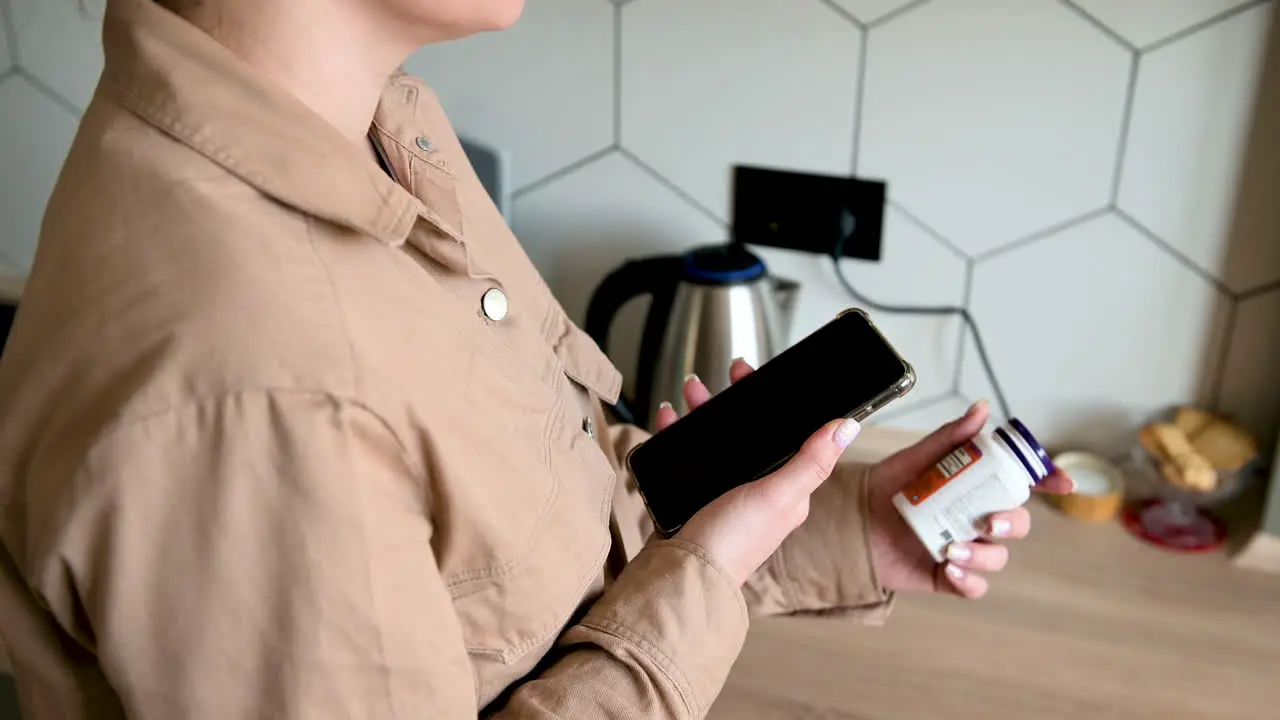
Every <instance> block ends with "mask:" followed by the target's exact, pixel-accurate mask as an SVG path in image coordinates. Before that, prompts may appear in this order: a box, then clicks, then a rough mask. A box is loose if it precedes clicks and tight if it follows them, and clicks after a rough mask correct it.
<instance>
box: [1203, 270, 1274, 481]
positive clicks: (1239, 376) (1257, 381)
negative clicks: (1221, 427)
mask: <svg viewBox="0 0 1280 720" xmlns="http://www.w3.org/2000/svg"><path fill="white" fill-rule="evenodd" d="M1276 368H1280V290H1275V291H1272V292H1270V293H1267V294H1264V295H1260V296H1258V297H1253V298H1249V299H1247V300H1244V301H1242V302H1241V303H1240V305H1239V307H1238V308H1236V319H1235V325H1234V330H1233V331H1232V333H1231V347H1230V349H1229V350H1228V351H1227V360H1226V365H1225V367H1224V368H1223V381H1222V391H1221V396H1220V397H1219V400H1218V409H1220V410H1221V411H1222V412H1224V413H1225V414H1227V415H1229V416H1231V417H1233V418H1235V419H1236V420H1238V421H1239V422H1240V423H1241V424H1243V425H1244V426H1245V427H1246V428H1248V429H1249V430H1250V431H1252V432H1253V433H1254V435H1255V436H1256V437H1257V438H1258V441H1259V443H1261V444H1262V446H1263V448H1264V453H1265V454H1264V457H1268V458H1270V457H1271V456H1272V455H1271V449H1272V448H1274V447H1275V442H1276V433H1277V432H1280V383H1277V382H1276Z"/></svg>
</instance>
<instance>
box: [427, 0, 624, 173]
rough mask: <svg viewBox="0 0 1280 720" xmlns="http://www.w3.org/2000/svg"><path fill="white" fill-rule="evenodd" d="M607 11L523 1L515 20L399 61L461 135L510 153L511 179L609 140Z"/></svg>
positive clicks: (578, 3) (577, 1)
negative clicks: (437, 101)
mask: <svg viewBox="0 0 1280 720" xmlns="http://www.w3.org/2000/svg"><path fill="white" fill-rule="evenodd" d="M613 13H614V9H613V8H612V7H610V5H609V4H608V3H605V2H601V1H600V0H539V1H538V2H531V3H528V5H527V6H526V8H525V11H524V17H522V18H521V19H520V21H519V22H518V23H516V25H515V27H513V28H511V29H509V30H506V31H504V32H500V33H487V34H484V35H479V36H475V37H471V38H467V39H465V40H460V41H456V42H451V43H445V44H442V45H432V46H430V47H427V48H424V49H423V50H420V51H419V52H418V53H417V54H415V55H414V56H413V57H412V58H410V59H409V61H408V62H407V63H405V69H406V70H408V71H409V72H412V73H414V74H415V75H418V76H420V77H422V78H423V79H425V80H426V81H427V82H428V83H429V84H430V85H431V86H432V88H434V89H435V90H436V92H437V93H439V95H440V98H441V100H442V101H443V103H444V106H445V109H446V110H448V112H449V117H450V119H451V120H452V122H453V124H454V127H455V128H457V131H458V133H459V134H462V135H466V136H470V137H473V138H476V139H478V140H482V141H484V142H486V143H489V144H491V145H493V146H494V147H496V148H499V149H500V150H502V151H504V152H505V153H506V154H507V155H508V156H509V157H510V158H511V168H510V172H511V182H512V184H513V185H514V187H516V188H519V187H521V186H523V185H526V184H528V183H530V182H532V181H534V180H537V179H538V178H541V177H545V176H547V175H549V174H551V173H553V172H555V171H556V170H559V169H560V168H563V167H565V166H566V165H569V164H570V163H572V162H574V161H576V160H579V159H581V158H583V157H586V156H587V155H590V154H591V153H593V152H595V151H597V150H600V149H602V148H605V147H607V146H608V145H609V144H610V143H612V142H613Z"/></svg>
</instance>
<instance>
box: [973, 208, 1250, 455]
mask: <svg viewBox="0 0 1280 720" xmlns="http://www.w3.org/2000/svg"><path fill="white" fill-rule="evenodd" d="M1228 303H1229V301H1228V300H1227V299H1226V298H1224V297H1222V296H1221V295H1220V294H1219V293H1218V292H1217V291H1216V290H1215V289H1214V288H1213V287H1211V286H1210V285H1209V284H1208V283H1206V282H1205V281H1204V280H1202V279H1201V278H1200V277H1198V276H1197V275H1195V274H1194V273H1192V272H1191V271H1189V270H1187V269H1186V268H1185V267H1183V266H1182V265H1181V264H1179V263H1178V262H1176V261H1175V260H1173V259H1172V258H1170V257H1169V255H1168V254H1167V253H1165V252H1163V251H1162V250H1160V249H1159V248H1158V247H1156V246H1155V245H1154V244H1152V243H1151V242H1149V241H1148V240H1146V239H1145V238H1143V237H1142V236H1141V235H1140V234H1139V233H1138V232H1137V231H1135V230H1134V229H1133V228H1132V227H1131V226H1129V225H1128V224H1127V223H1124V222H1123V221H1121V220H1119V219H1118V218H1116V217H1115V216H1113V215H1110V214H1108V215H1105V216H1102V217H1100V218H1097V219H1095V220H1091V221H1089V222H1086V223H1083V224H1080V225H1077V226H1075V227H1072V228H1070V229H1067V230H1064V231H1062V232H1060V233H1058V234H1056V235H1054V236H1052V237H1049V238H1047V239H1045V240H1042V241H1040V242H1037V243H1034V244H1032V245H1030V246H1027V247H1024V248H1020V249H1018V250H1014V251H1012V252H1009V253H1006V254H1003V255H1000V256H998V257H995V258H993V259H991V260H988V261H986V262H983V263H980V264H979V265H978V267H977V268H976V271H975V275H974V288H973V297H972V304H971V307H972V309H973V312H974V316H975V318H976V320H977V321H978V324H979V326H980V328H981V330H982V333H983V335H984V337H985V339H986V341H987V347H988V351H989V352H990V354H991V359H992V362H993V364H994V365H995V372H996V374H997V377H998V379H999V381H1000V384H1001V385H1002V386H1003V387H1004V390H1005V393H1006V395H1007V396H1008V399H1009V402H1010V403H1011V404H1012V406H1013V408H1012V410H1013V412H1014V413H1015V414H1017V415H1019V416H1020V417H1021V418H1022V419H1023V420H1025V421H1026V422H1027V424H1028V426H1030V427H1031V430H1032V431H1033V432H1035V433H1036V434H1037V436H1039V437H1040V438H1041V439H1042V440H1043V441H1044V442H1046V443H1047V444H1051V445H1052V446H1053V447H1055V448H1059V449H1060V448H1066V447H1073V448H1082V449H1091V450H1095V451H1098V452H1104V453H1113V452H1118V451H1122V450H1124V449H1125V448H1126V447H1127V446H1128V443H1130V442H1131V441H1132V439H1133V432H1134V431H1135V430H1136V428H1137V426H1138V424H1140V423H1141V422H1142V421H1144V420H1145V419H1146V418H1147V417H1149V415H1150V414H1151V413H1153V412H1155V411H1157V410H1159V409H1161V408H1163V407H1165V406H1167V405H1170V404H1173V403H1178V402H1187V401H1197V400H1203V399H1204V398H1205V396H1206V395H1207V393H1208V390H1209V387H1210V385H1211V381H1212V378H1213V375H1214V371H1215V364H1216V362H1217V359H1218V357H1219V355H1220V352H1219V350H1220V347H1221V335H1222V330H1223V326H1224V323H1225V318H1226V313H1227V310H1228ZM967 347H968V350H967V352H966V355H965V358H964V365H963V371H962V381H961V390H962V392H963V393H964V394H965V395H966V396H968V397H975V398H976V397H988V398H989V397H991V396H992V393H991V390H990V387H989V386H988V385H987V382H986V378H985V376H984V375H983V374H982V369H981V366H980V365H979V363H978V361H977V359H976V357H975V354H974V352H973V348H972V343H970V344H969V345H968V346H967Z"/></svg>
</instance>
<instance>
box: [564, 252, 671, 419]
mask: <svg viewBox="0 0 1280 720" xmlns="http://www.w3.org/2000/svg"><path fill="white" fill-rule="evenodd" d="M683 269H684V259H683V258H682V257H680V256H669V255H668V256H663V257H654V258H646V259H643V260H632V261H630V262H628V263H626V264H625V265H623V266H622V267H620V268H618V269H617V270H614V271H613V272H612V273H610V274H609V275H608V276H607V277H605V279H604V281H602V282H601V283H600V287H598V288H596V291H595V292H594V293H593V294H592V295H591V302H590V304H589V305H588V306H587V327H586V331H587V334H588V335H590V336H591V338H592V339H593V340H595V341H596V344H597V345H599V346H600V349H602V350H604V351H605V352H606V353H607V352H608V351H609V331H610V329H612V327H613V319H614V316H616V315H617V314H618V310H620V309H622V306H623V305H625V304H626V303H627V301H629V300H631V299H632V298H636V297H639V296H641V295H650V296H652V300H651V301H650V303H649V315H648V316H647V317H646V318H645V321H644V334H643V335H642V336H641V338H640V356H639V360H638V363H637V365H636V373H637V377H636V394H635V397H633V398H627V397H624V396H622V395H619V396H618V402H617V403H616V404H615V405H614V406H613V414H614V416H615V417H617V418H618V419H619V420H621V421H622V422H625V423H630V424H632V425H637V426H640V427H644V426H645V424H646V423H648V421H649V418H648V417H647V416H646V415H645V413H647V412H648V408H649V398H650V394H651V393H652V392H653V369H654V367H656V366H657V362H658V352H659V351H660V349H661V347H662V336H663V335H664V334H665V333H666V331H667V318H668V317H669V316H670V315H671V305H672V302H673V301H674V299H675V294H676V285H677V284H679V282H680V277H681V274H682V272H683Z"/></svg>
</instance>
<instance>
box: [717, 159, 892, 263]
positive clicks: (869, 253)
mask: <svg viewBox="0 0 1280 720" xmlns="http://www.w3.org/2000/svg"><path fill="white" fill-rule="evenodd" d="M884 198H885V184H884V183H882V182H876V181H873V180H859V179H857V178H846V177H836V176H829V175H813V174H809V173H799V172H790V171H786V170H773V169H769V168H760V167H748V166H743V165H738V166H736V167H734V169H733V241H734V242H738V243H744V244H747V245H764V246H767V247H776V248H785V249H788V250H801V251H804V252H810V253H816V254H821V255H830V254H831V253H832V252H834V251H835V248H836V243H837V242H839V241H840V240H841V239H843V240H844V246H843V249H842V255H843V256H844V257H851V258H860V259H862V260H879V259H880V247H881V235H882V233H883V231H884Z"/></svg>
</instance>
